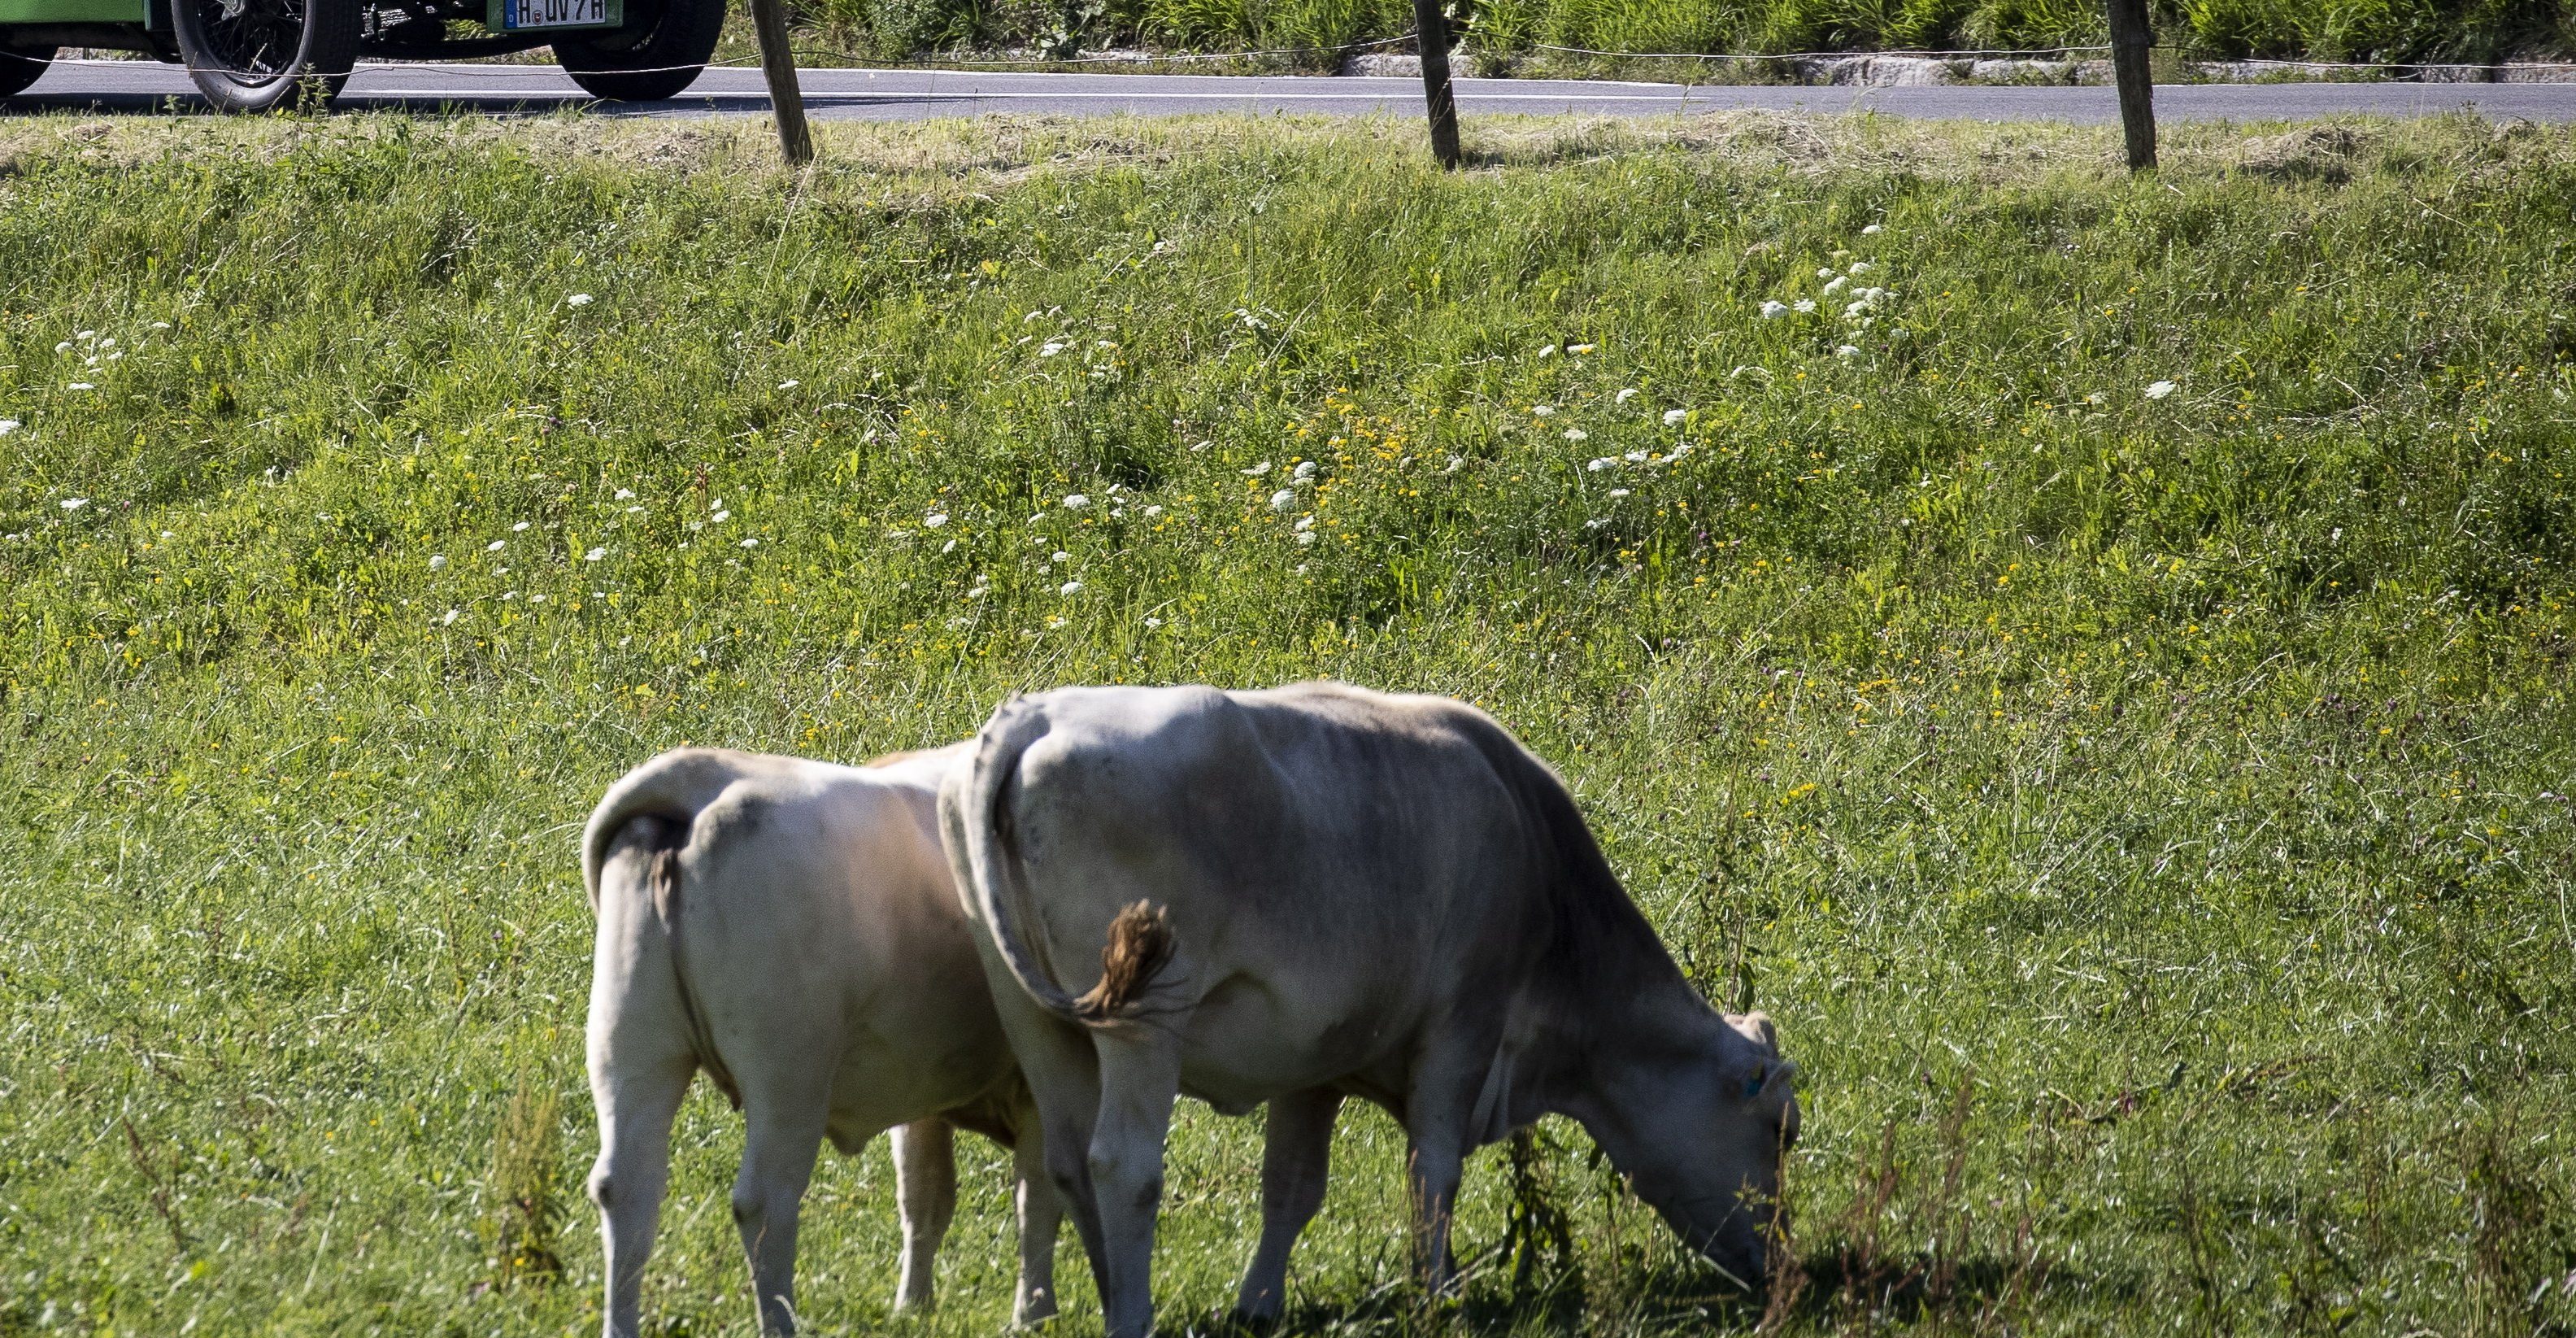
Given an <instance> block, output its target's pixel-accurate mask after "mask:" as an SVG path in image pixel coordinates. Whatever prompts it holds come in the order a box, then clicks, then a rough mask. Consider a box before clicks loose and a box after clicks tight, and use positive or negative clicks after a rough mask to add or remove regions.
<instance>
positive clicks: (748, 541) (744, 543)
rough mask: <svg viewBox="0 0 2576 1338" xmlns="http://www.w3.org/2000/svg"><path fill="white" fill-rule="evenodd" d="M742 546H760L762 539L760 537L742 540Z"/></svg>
mask: <svg viewBox="0 0 2576 1338" xmlns="http://www.w3.org/2000/svg"><path fill="white" fill-rule="evenodd" d="M742 546H743V547H745V548H758V547H760V541H759V540H758V539H745V540H743V541H742Z"/></svg>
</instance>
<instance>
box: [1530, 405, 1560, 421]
mask: <svg viewBox="0 0 2576 1338" xmlns="http://www.w3.org/2000/svg"><path fill="white" fill-rule="evenodd" d="M1530 412H1531V413H1532V414H1534V415H1536V416H1538V417H1540V418H1545V417H1547V416H1548V415H1549V414H1552V413H1555V412H1556V406H1555V405H1553V404H1533V405H1531V406H1530Z"/></svg>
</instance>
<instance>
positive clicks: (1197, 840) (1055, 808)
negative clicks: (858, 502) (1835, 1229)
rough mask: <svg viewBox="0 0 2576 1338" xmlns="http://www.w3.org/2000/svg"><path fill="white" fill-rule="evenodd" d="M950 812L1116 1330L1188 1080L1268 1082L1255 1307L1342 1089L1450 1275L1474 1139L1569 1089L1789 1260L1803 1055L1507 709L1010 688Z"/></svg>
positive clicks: (1667, 1185) (1691, 1198)
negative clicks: (1722, 986)
mask: <svg viewBox="0 0 2576 1338" xmlns="http://www.w3.org/2000/svg"><path fill="white" fill-rule="evenodd" d="M940 818H941V822H942V827H943V832H944V835H945V838H946V841H947V845H948V853H949V858H950V860H951V862H952V863H953V864H955V866H956V868H957V871H958V885H959V888H960V890H961V892H962V893H963V894H964V895H965V896H966V898H967V909H968V913H969V914H970V915H971V916H972V917H973V918H974V920H975V922H976V927H977V928H978V929H979V930H980V931H982V932H981V933H980V934H979V936H978V937H979V940H980V942H981V944H982V946H983V949H984V954H985V967H986V969H987V971H988V972H989V973H990V974H991V975H992V977H993V980H994V997H995V1002H996V1004H997V1005H999V1006H1000V1009H1001V1013H1002V1021H1003V1026H1004V1028H1005V1029H1006V1030H1007V1031H1008V1032H1009V1033H1010V1036H1011V1044H1012V1048H1013V1049H1014V1050H1015V1051H1016V1052H1017V1053H1018V1054H1019V1057H1020V1063H1021V1067H1022V1070H1023V1072H1024V1073H1025V1074H1026V1075H1027V1078H1028V1082H1029V1085H1030V1087H1031V1088H1032V1089H1033V1090H1034V1092H1035V1094H1036V1098H1037V1103H1038V1109H1039V1118H1040V1119H1041V1121H1042V1127H1043V1130H1044V1137H1043V1138H1042V1140H1041V1141H1042V1143H1043V1145H1044V1148H1045V1164H1046V1169H1047V1172H1048V1174H1049V1175H1050V1176H1051V1178H1052V1179H1053V1181H1054V1183H1055V1185H1056V1188H1057V1190H1058V1192H1059V1193H1060V1195H1061V1196H1062V1197H1063V1199H1064V1202H1065V1204H1066V1206H1067V1207H1068V1208H1070V1209H1071V1210H1072V1212H1073V1214H1074V1221H1075V1224H1076V1226H1077V1228H1078V1229H1079V1230H1080V1231H1081V1233H1082V1237H1083V1242H1084V1245H1085V1246H1086V1248H1087V1249H1088V1251H1089V1253H1090V1255H1091V1258H1092V1266H1093V1271H1094V1274H1095V1276H1096V1277H1097V1278H1098V1280H1099V1283H1100V1292H1101V1298H1102V1304H1103V1306H1104V1308H1105V1309H1106V1310H1107V1312H1108V1313H1107V1321H1108V1332H1109V1335H1110V1338H1146V1335H1147V1334H1149V1333H1150V1332H1151V1330H1152V1327H1153V1298H1152V1292H1151V1274H1150V1266H1151V1263H1152V1257H1153V1242H1154V1213H1155V1208H1156V1205H1157V1203H1158V1202H1159V1200H1160V1195H1161V1190H1162V1164H1163V1144H1164V1138H1165V1135H1166V1133H1167V1132H1168V1129H1169V1124H1170V1119H1171V1111H1172V1103H1173V1100H1174V1098H1175V1097H1176V1096H1177V1095H1178V1094H1179V1093H1182V1092H1187V1093H1189V1094H1191V1095H1193V1096H1197V1097H1201V1098H1203V1099H1205V1100H1207V1101H1208V1102H1209V1103H1211V1104H1213V1105H1214V1106H1216V1107H1217V1108H1218V1109H1220V1110H1227V1111H1244V1110H1249V1109H1250V1108H1251V1107H1252V1106H1253V1105H1255V1104H1256V1103H1259V1102H1263V1101H1268V1102H1270V1103H1271V1117H1270V1139H1271V1142H1270V1148H1269V1151H1268V1153H1267V1155H1266V1156H1265V1158H1264V1165H1263V1188H1264V1192H1265V1195H1266V1196H1267V1198H1268V1203H1267V1205H1266V1211H1265V1213H1264V1223H1263V1234H1262V1242H1261V1247H1260V1250H1259V1253H1258V1254H1257V1256H1256V1259H1255V1262H1254V1266H1253V1270H1252V1273H1251V1274H1250V1275H1249V1276H1247V1277H1246V1279H1245V1282H1244V1291H1243V1298H1242V1304H1243V1308H1244V1309H1245V1310H1246V1311H1247V1312H1249V1313H1250V1314H1251V1315H1252V1316H1253V1317H1255V1318H1260V1317H1264V1316H1266V1315H1271V1314H1276V1313H1277V1309H1278V1304H1279V1292H1280V1289H1281V1284H1282V1282H1283V1281H1284V1276H1285V1270H1286V1267H1287V1259H1288V1249H1289V1246H1290V1244H1291V1243H1293V1241H1294V1240H1295V1238H1296V1235H1297V1233H1298V1231H1299V1230H1300V1229H1301V1228H1302V1227H1303V1226H1304V1224H1305V1222H1306V1220H1307V1219H1308V1218H1309V1217H1311V1216H1312V1214H1313V1212H1314V1210H1315V1208H1316V1206H1317V1205H1318V1204H1319V1202H1320V1200H1321V1191H1322V1185H1323V1176H1324V1162H1325V1156H1326V1151H1327V1146H1328V1144H1329V1141H1330V1135H1331V1129H1332V1122H1333V1115H1334V1112H1335V1110H1336V1109H1337V1107H1338V1105H1339V1103H1340V1101H1341V1099H1342V1097H1343V1096H1344V1095H1345V1094H1350V1095H1357V1096H1361V1097H1364V1098H1366V1099H1368V1100H1371V1101H1374V1102H1377V1103H1378V1104H1379V1105H1381V1106H1384V1107H1385V1108H1386V1109H1387V1110H1388V1111H1389V1112H1390V1113H1392V1114H1393V1115H1394V1116H1395V1117H1396V1119H1397V1120H1398V1121H1399V1122H1400V1123H1401V1124H1402V1125H1403V1126H1404V1129H1405V1133H1406V1135H1407V1137H1408V1139H1409V1140H1410V1142H1411V1145H1412V1155H1411V1158H1410V1174H1411V1178H1412V1187H1413V1190H1414V1201H1415V1203H1416V1205H1417V1220H1416V1232H1417V1236H1416V1241H1417V1257H1418V1258H1419V1259H1420V1260H1421V1262H1422V1264H1423V1267H1424V1268H1425V1269H1426V1270H1427V1272H1428V1273H1429V1281H1430V1283H1431V1284H1432V1286H1434V1287H1435V1288H1437V1287H1440V1286H1442V1285H1444V1284H1445V1283H1446V1282H1447V1280H1448V1270H1449V1268H1450V1264H1449V1255H1448V1233H1449V1217H1450V1212H1451V1205H1452V1202H1453V1199H1454V1196H1455V1194H1456V1192H1457V1188H1458V1180H1459V1172H1460V1166H1461V1163H1462V1161H1463V1159H1464V1158H1465V1156H1466V1154H1467V1153H1468V1152H1469V1151H1471V1150H1472V1149H1474V1148H1476V1147H1477V1146H1480V1145H1482V1144H1485V1143H1489V1142H1493V1141H1495V1140H1497V1139H1500V1138H1502V1137H1504V1136H1505V1135H1507V1134H1508V1133H1509V1132H1510V1131H1511V1130H1512V1129H1514V1128H1517V1127H1519V1126H1521V1125H1524V1124H1527V1123H1529V1122H1531V1121H1532V1120H1535V1119H1537V1118H1538V1117H1539V1116H1540V1115H1542V1114H1546V1113H1550V1112H1556V1113H1562V1114H1565V1115H1568V1116H1571V1117H1572V1118H1574V1119H1575V1120H1577V1121H1579V1122H1581V1123H1582V1124H1583V1126H1584V1127H1585V1129H1587V1130H1588V1131H1590V1133H1591V1134H1592V1136H1593V1138H1594V1139H1595V1140H1596V1141H1597V1142H1599V1143H1600V1145H1601V1147H1602V1149H1603V1151H1605V1152H1606V1153H1608V1154H1609V1157H1610V1159H1611V1161H1612V1163H1613V1164H1614V1165H1616V1166H1617V1167H1618V1168H1619V1170H1620V1171H1622V1172H1623V1173H1624V1174H1626V1175H1627V1176H1628V1177H1629V1179H1630V1181H1631V1183H1632V1184H1633V1185H1634V1186H1635V1188H1636V1191H1637V1193H1638V1194H1639V1195H1640V1196H1641V1197H1642V1198H1644V1199H1645V1200H1646V1202H1647V1203H1649V1204H1651V1205H1653V1206H1654V1207H1655V1208H1656V1209H1657V1210H1658V1211H1659V1212H1660V1213H1661V1214H1662V1215H1663V1217H1664V1218H1665V1220H1666V1221H1667V1222H1669V1223H1670V1224H1671V1225H1672V1226H1673V1227H1674V1228H1675V1229H1676V1230H1677V1231H1679V1232H1680V1233H1681V1235H1682V1237H1683V1238H1684V1239H1685V1240H1686V1241H1688V1242H1689V1243H1690V1244H1691V1245H1692V1246H1694V1247H1695V1248H1697V1249H1699V1250H1700V1251H1702V1252H1703V1253H1705V1254H1707V1255H1708V1256H1709V1257H1710V1258H1711V1259H1712V1260H1713V1261H1715V1262H1716V1263H1717V1264H1718V1265H1719V1266H1720V1267H1722V1268H1724V1269H1726V1270H1728V1271H1729V1272H1731V1273H1732V1274H1733V1275H1734V1276H1735V1277H1737V1278H1738V1279H1739V1280H1742V1281H1744V1282H1746V1283H1748V1284H1752V1283H1757V1282H1758V1281H1759V1280H1760V1279H1761V1278H1762V1276H1763V1267H1764V1249H1765V1240H1766V1236H1767V1234H1768V1230H1767V1229H1768V1227H1769V1224H1770V1218H1771V1208H1770V1200H1771V1197H1772V1196H1773V1195H1774V1194H1775V1193H1776V1192H1777V1186H1778V1168H1779V1158H1780V1157H1781V1155H1782V1154H1783V1152H1784V1151H1785V1150H1786V1148H1787V1147H1788V1145H1789V1144H1790V1143H1791V1142H1792V1141H1793V1140H1794V1139H1795V1138H1796V1136H1797V1120H1798V1111H1797V1103H1796V1101H1795V1099H1794V1097H1793V1095H1792V1089H1791V1082H1792V1075H1793V1073H1794V1071H1795V1070H1794V1067H1793V1066H1792V1065H1791V1064H1789V1063H1788V1062H1787V1061H1786V1060H1784V1059H1782V1058H1781V1057H1780V1053H1779V1049H1778V1046H1777V1045H1776V1043H1775V1041H1774V1038H1773V1033H1772V1028H1771V1024H1770V1022H1769V1021H1768V1020H1767V1019H1765V1018H1763V1017H1762V1015H1761V1014H1758V1013H1756V1014H1751V1015H1748V1016H1745V1017H1741V1018H1737V1017H1729V1016H1726V1015H1723V1014H1720V1013H1719V1012H1718V1011H1717V1010H1716V1009H1714V1008H1711V1007H1710V1006H1709V1005H1708V1004H1707V1003H1706V1002H1704V1001H1703V1000H1702V999H1701V998H1700V997H1699V995H1698V994H1697V993H1696V992H1694V991H1693V990H1692V989H1691V987H1690V985H1689V983H1688V982H1687V981H1685V980H1684V979H1683V977H1682V974H1681V971H1680V970H1679V969H1678V968H1677V967H1675V965H1674V964H1673V961H1672V958H1671V957H1670V956H1669V955H1668V954H1667V953H1666V952H1665V951H1664V948H1663V945H1662V944H1661V943H1660V942H1658V941H1657V940H1656V938H1655V935H1654V931H1653V930H1652V929H1651V928H1649V927H1648V925H1647V924H1646V921H1645V918H1644V917H1643V916H1642V915H1640V914H1639V913H1638V911H1637V908H1636V906H1635V904H1634V903H1632V902H1630V901H1629V899H1628V896H1627V893H1626V892H1625V891H1624V890H1623V889H1622V888H1621V887H1620V885H1619V880H1618V878H1617V876H1616V875H1614V874H1613V873H1612V872H1611V870H1610V866H1609V864H1608V863H1607V862H1606V861H1605V860H1604V859H1603V858H1602V856H1601V852H1600V849H1599V847H1598V846H1596V845H1595V844H1594V842H1593V839H1592V834H1591V832H1590V831H1589V829H1587V828H1586V827H1585V826H1584V823H1583V819H1582V816H1581V815H1580V814H1579V813H1578V812H1577V811H1576V809H1575V806H1574V802H1573V799H1572V798H1571V797H1570V796H1569V795H1568V794H1567V793H1566V790H1565V787H1564V785H1563V784H1562V783H1561V782H1559V781H1558V780H1557V778H1556V776H1555V774H1554V773H1552V772H1550V771H1549V770H1548V769H1547V767H1546V766H1545V765H1544V764H1543V763H1541V762H1539V761H1538V760H1537V759H1536V758H1534V757H1532V756H1531V755H1530V754H1529V753H1528V752H1527V751H1526V750H1524V749H1523V748H1521V746H1520V745H1519V744H1518V743H1516V742H1514V741H1513V740H1512V738H1511V736H1510V735H1508V734H1506V733H1504V731H1503V730H1502V728H1501V727H1500V726H1498V725H1496V724H1495V723H1494V722H1493V721H1492V720H1491V719H1490V718H1488V717H1487V716H1485V715H1484V714H1483V713H1482V712H1479V711H1476V710H1474V709H1472V708H1470V707H1468V706H1465V705H1463V704H1460V703H1458V702H1454V701H1448V700H1445V699H1439V698H1429V697H1392V696H1385V695H1381V694H1378V693H1373V692H1367V691H1363V690H1360V689H1356V688H1350V687H1343V686H1339V685H1333V684H1307V685H1301V686H1297V687H1290V688H1283V689H1279V690H1277V691H1270V692H1219V691H1216V690H1214V689H1212V688H1161V689H1154V688H1067V689H1062V690H1059V691H1055V692H1050V693H1047V694H1044V695H1042V696H1035V697H1022V698H1015V699H1013V700H1012V701H1009V702H1006V703H1004V704H1003V706H1002V707H1001V709H1000V710H998V711H996V712H995V713H994V715H993V718H992V720H991V721H990V722H989V723H988V724H987V725H986V726H985V727H984V730H983V732H982V734H981V735H980V736H979V737H978V738H977V740H976V753H975V757H974V761H973V764H972V766H971V767H968V766H961V767H959V768H957V769H955V770H954V771H952V772H951V773H950V775H949V778H948V781H947V783H946V786H945V788H944V790H943V792H942V794H941V796H940ZM1095 960H1097V962H1098V963H1099V965H1098V966H1094V965H1093V962H1094V961H1095Z"/></svg>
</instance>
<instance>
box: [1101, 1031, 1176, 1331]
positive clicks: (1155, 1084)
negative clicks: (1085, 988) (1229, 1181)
mask: <svg viewBox="0 0 2576 1338" xmlns="http://www.w3.org/2000/svg"><path fill="white" fill-rule="evenodd" d="M1091 1040H1092V1047H1093V1050H1094V1052H1095V1053H1097V1054H1098V1056H1099V1058H1100V1114H1099V1117H1098V1119H1097V1120H1096V1121H1094V1123H1093V1125H1092V1130H1091V1155H1090V1158H1089V1162H1090V1165H1089V1170H1090V1172H1091V1197H1092V1202H1093V1204H1094V1205H1095V1207H1096V1210H1097V1211H1098V1213H1099V1215H1100V1237H1101V1256H1102V1257H1101V1258H1099V1259H1097V1260H1095V1261H1094V1267H1095V1269H1096V1270H1097V1272H1098V1273H1099V1275H1100V1281H1101V1286H1100V1293H1101V1294H1100V1307H1101V1310H1102V1311H1103V1312H1104V1318H1105V1320H1106V1325H1107V1328H1108V1333H1109V1338H1147V1336H1148V1335H1149V1334H1151V1333H1152V1332H1153V1331H1154V1215H1155V1213H1156V1212H1157V1211H1159V1210H1160V1209H1161V1207H1162V1204H1163V1140H1164V1139H1165V1138H1166V1137H1167V1136H1169V1134H1170V1133H1171V1127H1172V1103H1173V1102H1174V1101H1176V1100H1178V1099H1179V1097H1180V1094H1181V1047H1180V1041H1179V1038H1178V1036H1177V1035H1176V1034H1174V1033H1173V1032H1170V1031H1166V1030H1164V1029H1163V1028H1161V1027H1159V1026H1154V1025H1151V1024H1147V1023H1137V1022H1127V1023H1119V1024H1115V1025H1112V1026H1109V1027H1104V1028H1101V1029H1098V1030H1095V1031H1093V1032H1092V1036H1091Z"/></svg>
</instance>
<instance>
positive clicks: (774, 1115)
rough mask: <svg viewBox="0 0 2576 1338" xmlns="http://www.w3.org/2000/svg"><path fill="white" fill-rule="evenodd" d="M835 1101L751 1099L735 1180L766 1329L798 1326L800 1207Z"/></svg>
mask: <svg viewBox="0 0 2576 1338" xmlns="http://www.w3.org/2000/svg"><path fill="white" fill-rule="evenodd" d="M828 1107H829V1103H828V1101H826V1100H822V1099H810V1100H809V1099H788V1100H774V1099H773V1100H768V1101H764V1100H762V1099H761V1098H760V1097H758V1096H757V1095H755V1096H751V1097H749V1098H747V1099H746V1100H745V1102H744V1105H743V1114H744V1115H745V1116H746V1117H747V1123H748V1125H749V1128H748V1130H747V1131H746V1136H745V1138H744V1140H743V1149H742V1171H741V1173H740V1174H738V1175H736V1176H735V1177H734V1182H733V1221H734V1226H735V1227H736V1229H738V1230H740V1231H741V1232H742V1253H743V1257H744V1258H745V1259H747V1260H749V1261H750V1263H751V1287H752V1295H753V1297H754V1298H755V1299H756V1300H757V1301H758V1303H759V1307H760V1331H761V1332H762V1333H763V1334H768V1335H782V1334H792V1333H794V1332H796V1209H797V1205H798V1203H799V1202H800V1201H801V1200H802V1199H803V1198H804V1197H805V1183H806V1181H808V1180H810V1179H812V1178H813V1175H814V1157H815V1154H817V1153H818V1152H820V1151H821V1150H822V1146H823V1126H824V1123H825V1121H826V1119H827V1116H828Z"/></svg>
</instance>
